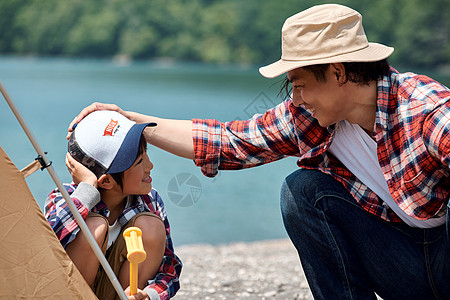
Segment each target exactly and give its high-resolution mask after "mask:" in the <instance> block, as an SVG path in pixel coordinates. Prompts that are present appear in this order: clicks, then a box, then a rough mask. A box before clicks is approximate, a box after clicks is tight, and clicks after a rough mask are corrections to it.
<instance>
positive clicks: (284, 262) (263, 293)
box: [175, 239, 313, 300]
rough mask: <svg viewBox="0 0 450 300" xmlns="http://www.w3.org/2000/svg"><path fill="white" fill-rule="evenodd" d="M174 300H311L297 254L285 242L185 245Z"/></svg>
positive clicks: (179, 249)
mask: <svg viewBox="0 0 450 300" xmlns="http://www.w3.org/2000/svg"><path fill="white" fill-rule="evenodd" d="M175 250H176V253H177V255H178V256H179V257H180V258H181V260H182V261H183V271H182V273H181V277H180V283H181V289H180V290H179V291H178V293H177V295H176V296H175V299H177V300H183V299H186V300H187V299H189V300H196V299H298V300H299V299H308V300H309V299H313V297H312V295H311V292H310V290H309V287H308V283H307V282H306V278H305V276H304V274H303V270H302V268H301V266H300V261H299V258H298V256H297V252H296V250H295V248H294V246H293V245H292V243H291V241H290V240H288V239H283V240H269V241H258V242H251V243H232V244H228V245H218V246H211V245H207V244H205V245H203V244H202V245H186V246H180V247H177V248H176V249H175Z"/></svg>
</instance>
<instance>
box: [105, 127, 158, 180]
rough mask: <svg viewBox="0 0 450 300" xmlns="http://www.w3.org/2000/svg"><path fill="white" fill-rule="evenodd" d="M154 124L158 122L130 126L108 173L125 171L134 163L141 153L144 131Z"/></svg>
mask: <svg viewBox="0 0 450 300" xmlns="http://www.w3.org/2000/svg"><path fill="white" fill-rule="evenodd" d="M153 126H156V123H144V124H134V125H133V126H132V127H131V128H130V130H129V131H128V133H127V135H126V136H125V139H124V140H123V142H122V145H121V146H120V148H119V151H118V152H117V154H116V156H115V157H114V160H113V161H112V163H111V166H110V167H109V169H108V170H107V171H106V174H114V173H120V172H123V171H125V170H128V169H129V168H130V167H131V166H132V165H133V164H134V162H135V161H136V158H137V155H138V153H139V142H140V140H141V135H142V132H143V131H144V129H145V128H147V127H153Z"/></svg>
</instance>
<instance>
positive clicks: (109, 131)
mask: <svg viewBox="0 0 450 300" xmlns="http://www.w3.org/2000/svg"><path fill="white" fill-rule="evenodd" d="M118 123H119V121H114V120H113V119H111V122H109V124H108V126H106V128H105V132H104V133H103V136H106V135H109V136H112V135H113V131H114V128H115V127H116V126H117V124H118Z"/></svg>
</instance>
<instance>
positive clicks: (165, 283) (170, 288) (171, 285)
mask: <svg viewBox="0 0 450 300" xmlns="http://www.w3.org/2000/svg"><path fill="white" fill-rule="evenodd" d="M151 196H152V198H153V199H152V202H153V203H152V205H153V206H154V208H155V209H156V212H157V213H158V214H159V216H160V217H161V219H162V220H163V222H164V226H165V228H166V248H165V250H164V257H163V260H162V263H161V265H160V267H159V270H158V273H157V274H156V276H155V278H153V279H152V280H149V281H148V282H147V283H148V284H147V286H146V287H145V289H144V290H145V291H146V292H147V294H154V292H153V291H156V292H157V293H158V294H159V297H160V298H161V300H167V299H170V298H172V297H173V296H175V294H176V293H177V291H178V290H179V289H180V282H179V277H180V274H181V268H182V267H183V265H182V263H181V260H180V259H179V258H178V257H177V256H176V255H175V251H174V248H173V243H172V238H171V236H170V225H169V220H168V219H167V213H166V209H165V207H164V202H163V201H162V199H161V197H160V196H159V194H158V192H157V191H156V190H154V189H153V190H152V192H151ZM155 206H156V207H155Z"/></svg>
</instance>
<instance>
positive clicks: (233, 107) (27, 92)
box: [0, 57, 296, 245]
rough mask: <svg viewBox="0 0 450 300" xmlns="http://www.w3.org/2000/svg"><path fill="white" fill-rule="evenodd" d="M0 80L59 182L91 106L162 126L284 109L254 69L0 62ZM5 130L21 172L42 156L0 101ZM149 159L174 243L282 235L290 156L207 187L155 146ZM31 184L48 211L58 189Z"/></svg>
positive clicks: (37, 177) (36, 177) (0, 131)
mask: <svg viewBox="0 0 450 300" xmlns="http://www.w3.org/2000/svg"><path fill="white" fill-rule="evenodd" d="M0 80H1V81H2V83H3V85H4V86H5V88H6V89H7V91H8V92H9V95H10V96H11V98H12V99H13V100H14V101H15V103H16V105H17V106H18V108H19V109H20V111H21V113H22V115H23V117H24V118H25V120H26V122H27V123H28V125H29V126H30V127H31V129H32V131H33V134H34V135H35V136H36V138H37V139H38V141H39V143H40V145H41V147H42V148H43V149H44V151H47V152H48V157H49V159H50V160H51V161H52V162H53V166H54V168H55V170H56V171H57V173H58V174H59V176H60V178H61V180H62V181H63V182H69V181H70V180H71V178H70V176H69V174H68V172H67V170H66V167H65V164H64V156H65V153H66V147H67V142H66V139H65V136H66V132H67V126H68V124H69V123H70V121H71V120H72V119H73V117H74V116H75V115H76V114H78V112H79V111H80V110H81V109H82V108H83V107H85V106H87V105H89V104H90V103H91V102H93V101H103V102H110V103H116V104H118V105H119V106H120V107H122V108H123V109H126V110H134V111H139V112H142V113H145V114H152V115H156V116H159V117H165V118H176V119H190V118H194V117H196V118H215V119H219V120H221V121H227V120H232V119H237V118H239V119H246V118H248V117H249V116H250V115H252V114H253V113H255V112H263V111H264V110H265V109H266V108H268V107H271V106H273V104H275V103H277V102H278V101H279V99H277V98H276V94H277V88H278V85H277V84H276V82H277V81H276V79H275V80H269V79H265V78H263V77H262V76H260V75H259V74H258V72H257V68H256V67H253V68H249V69H242V68H238V67H227V68H225V67H212V66H205V65H198V64H172V63H167V62H165V63H150V62H140V63H133V64H131V65H126V66H123V65H117V64H114V63H113V62H111V61H100V60H68V59H31V58H12V57H0ZM274 83H275V84H276V86H275V87H273V84H274ZM0 124H1V127H0V145H1V146H2V147H3V149H4V150H5V151H6V153H7V154H8V155H9V156H10V157H11V158H12V160H13V161H14V163H15V164H16V165H17V167H18V168H19V169H21V168H23V167H24V166H26V165H27V164H28V163H30V162H31V161H33V160H34V158H35V157H36V153H35V151H34V148H33V147H32V146H31V143H30V142H29V141H28V140H27V138H26V135H25V134H24V133H23V131H22V129H21V127H20V126H19V123H18V122H17V120H16V119H15V118H14V116H13V114H12V112H11V111H10V109H9V107H8V106H7V104H6V101H4V99H3V98H1V99H0ZM148 152H149V156H150V158H151V160H152V161H153V163H154V165H155V167H154V170H153V171H152V177H153V186H154V187H155V188H156V189H157V190H158V191H159V192H160V194H161V195H162V197H163V199H164V201H165V204H166V208H167V212H168V216H169V221H170V223H171V227H172V235H173V239H174V242H175V244H176V245H181V244H187V243H211V244H217V243H227V242H231V241H252V240H261V239H272V238H284V237H286V233H285V231H284V227H283V224H282V220H281V214H280V209H279V191H280V186H281V182H282V180H283V179H284V177H285V176H286V175H288V174H289V173H291V172H292V171H294V170H295V169H296V164H295V161H296V160H295V159H294V158H289V159H285V160H282V161H279V162H276V163H272V164H270V165H267V166H263V167H258V168H253V169H250V170H242V171H229V172H226V171H225V172H220V173H219V175H218V176H217V177H216V178H214V179H210V178H206V177H205V176H203V175H202V174H201V172H200V169H199V168H197V167H195V166H194V164H193V162H192V161H190V160H186V159H182V158H178V157H175V156H173V155H171V154H168V153H165V152H163V151H161V150H159V149H156V148H153V147H149V151H148ZM27 182H28V184H29V187H30V189H31V191H32V193H33V195H34V196H35V198H36V200H37V201H38V203H39V205H40V206H41V208H42V206H43V202H44V200H45V198H46V196H47V195H48V193H49V192H50V191H51V190H52V189H53V187H54V186H55V184H54V183H53V182H52V181H51V178H50V176H49V174H48V173H47V172H46V171H44V172H42V171H38V172H36V173H35V174H33V175H31V176H30V177H28V178H27ZM11 201H14V199H11Z"/></svg>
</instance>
